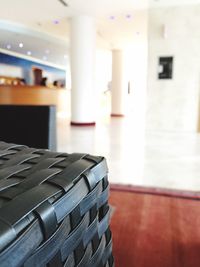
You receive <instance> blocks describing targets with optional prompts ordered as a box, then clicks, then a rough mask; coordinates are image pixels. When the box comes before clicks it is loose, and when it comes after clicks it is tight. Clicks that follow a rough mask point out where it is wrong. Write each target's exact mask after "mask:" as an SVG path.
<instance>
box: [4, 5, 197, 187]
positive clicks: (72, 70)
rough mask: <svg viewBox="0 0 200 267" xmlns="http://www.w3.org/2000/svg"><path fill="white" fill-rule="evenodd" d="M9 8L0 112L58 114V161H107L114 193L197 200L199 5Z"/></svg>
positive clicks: (7, 6)
mask: <svg viewBox="0 0 200 267" xmlns="http://www.w3.org/2000/svg"><path fill="white" fill-rule="evenodd" d="M11 2H12V1H11V0H9V1H6V2H5V3H2V6H3V8H2V9H1V11H0V16H1V17H0V20H1V23H0V32H1V37H0V103H1V105H2V104H6V105H7V104H9V105H10V104H11V105H12V104H15V105H48V104H50V105H55V106H56V109H57V151H61V152H64V151H65V152H68V153H73V152H83V153H90V154H94V155H102V156H104V157H106V159H107V161H108V166H109V180H110V182H111V183H112V184H125V185H137V186H147V187H160V188H167V189H181V190H188V191H190V190H191V191H199V190H200V181H199V178H198V176H199V170H200V157H199V155H200V154H199V153H200V135H199V129H200V127H199V125H200V113H199V110H200V108H199V103H200V102H199V99H200V97H199V96H200V80H199V77H200V52H199V43H200V31H199V29H200V1H198V0H188V1H187V0H184V1H178V0H177V1H174V0H171V1H166V0H157V1H156V0H149V1H146V0H143V1H136V0H135V1H133V2H132V1H128V0H126V1H118V2H117V3H115V5H113V2H112V1H111V0H110V1H101V3H100V2H98V3H97V1H93V2H92V1H89V0H88V1H87V3H85V4H84V5H83V3H81V2H80V1H78V0H76V1H73V2H72V1H66V2H65V1H51V4H50V5H49V1H47V0H46V1H42V3H41V2H39V1H29V2H30V3H29V4H30V6H29V5H28V4H27V1H21V2H22V5H21V6H20V10H19V12H14V10H15V9H13V5H12V3H11ZM94 2H95V3H94ZM37 4H38V6H40V5H42V7H43V8H41V9H40V10H38V8H37ZM16 8H17V9H18V8H19V7H16ZM30 8H32V9H33V10H35V11H34V12H31V11H30ZM27 10H29V12H27ZM36 10H37V12H36ZM42 10H43V11H42ZM22 14H23V15H22Z"/></svg>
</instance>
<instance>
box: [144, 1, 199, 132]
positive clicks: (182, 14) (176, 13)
mask: <svg viewBox="0 0 200 267" xmlns="http://www.w3.org/2000/svg"><path fill="white" fill-rule="evenodd" d="M164 25H165V30H166V31H165V34H163V33H164V32H163V29H164ZM159 56H173V57H174V71H173V79H172V80H158V78H157V76H158V74H157V72H158V57H159ZM148 61H149V63H148V108H147V129H148V130H161V131H162V130H166V131H196V130H197V124H198V115H199V112H198V108H199V107H198V105H199V88H200V79H199V78H200V5H194V6H187V7H169V8H157V9H150V11H149V60H148Z"/></svg>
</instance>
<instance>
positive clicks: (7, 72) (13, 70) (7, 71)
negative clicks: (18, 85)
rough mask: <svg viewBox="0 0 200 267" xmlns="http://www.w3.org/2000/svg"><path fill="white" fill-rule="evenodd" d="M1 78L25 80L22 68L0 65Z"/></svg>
mask: <svg viewBox="0 0 200 267" xmlns="http://www.w3.org/2000/svg"><path fill="white" fill-rule="evenodd" d="M0 76H8V77H18V78H23V70H22V68H21V67H17V66H11V65H7V64H0Z"/></svg>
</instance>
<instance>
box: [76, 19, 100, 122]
mask: <svg viewBox="0 0 200 267" xmlns="http://www.w3.org/2000/svg"><path fill="white" fill-rule="evenodd" d="M95 38H96V31H95V21H94V19H93V18H91V17H87V16H77V17H73V18H72V20H71V80H72V92H71V124H72V125H95V91H94V89H95V88H94V80H95V69H94V68H95Z"/></svg>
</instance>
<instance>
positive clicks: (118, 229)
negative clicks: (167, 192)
mask: <svg viewBox="0 0 200 267" xmlns="http://www.w3.org/2000/svg"><path fill="white" fill-rule="evenodd" d="M110 204H111V205H112V206H113V207H114V214H113V216H112V220H111V230H112V233H113V252H114V257H115V267H200V201H199V200H191V199H182V198H177V197H167V196H159V195H151V194H141V193H140V194H138V193H134V192H122V191H120V190H119V191H113V190H111V195H110Z"/></svg>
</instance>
